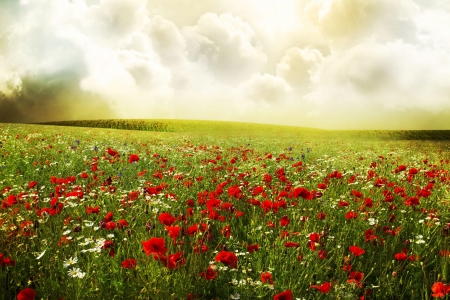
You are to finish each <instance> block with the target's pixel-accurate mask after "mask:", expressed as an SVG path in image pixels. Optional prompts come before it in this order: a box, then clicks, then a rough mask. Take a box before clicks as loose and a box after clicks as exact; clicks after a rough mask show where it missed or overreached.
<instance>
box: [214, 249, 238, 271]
mask: <svg viewBox="0 0 450 300" xmlns="http://www.w3.org/2000/svg"><path fill="white" fill-rule="evenodd" d="M216 261H217V262H221V263H223V264H225V265H229V266H230V267H232V268H233V269H236V268H237V261H238V259H237V256H236V254H234V253H233V252H229V251H225V250H222V251H220V252H219V253H217V255H216Z"/></svg>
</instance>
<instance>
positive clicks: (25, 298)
mask: <svg viewBox="0 0 450 300" xmlns="http://www.w3.org/2000/svg"><path fill="white" fill-rule="evenodd" d="M34 298H36V292H35V291H34V290H33V289H32V288H24V289H23V290H21V291H20V292H19V294H17V300H34Z"/></svg>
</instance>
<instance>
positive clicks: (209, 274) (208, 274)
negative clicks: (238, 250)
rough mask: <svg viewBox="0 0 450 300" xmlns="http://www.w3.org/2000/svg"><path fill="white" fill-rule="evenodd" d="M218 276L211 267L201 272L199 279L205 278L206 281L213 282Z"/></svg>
mask: <svg viewBox="0 0 450 300" xmlns="http://www.w3.org/2000/svg"><path fill="white" fill-rule="evenodd" d="M218 275H219V272H217V271H216V270H214V269H213V268H212V267H211V266H208V269H206V272H201V273H200V274H199V276H200V277H203V278H205V279H206V280H213V279H214V278H216V277H217V276H218Z"/></svg>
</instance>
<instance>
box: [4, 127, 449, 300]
mask: <svg viewBox="0 0 450 300" xmlns="http://www.w3.org/2000/svg"><path fill="white" fill-rule="evenodd" d="M105 124H106V125H105ZM56 125H58V126H56ZM61 125H70V126H61ZM77 126H85V127H77ZM95 127H100V128H95ZM114 128H119V129H114ZM449 171H450V132H449V131H415V132H414V131H405V132H401V131H325V130H318V129H310V128H295V127H288V126H270V125H258V124H242V123H226V122H206V121H203V122H201V121H163V120H157V121H154V120H153V121H145V120H137V121H133V120H103V121H96V122H95V121H79V122H72V123H69V122H66V123H64V122H60V123H53V124H52V125H36V124H33V125H31V124H27V125H26V124H1V123H0V202H1V207H0V266H1V267H0V268H1V270H0V299H34V298H36V299H180V300H181V299H190V300H193V299H208V300H211V299H221V300H225V299H278V300H281V299H285V300H286V299H432V298H443V299H448V298H449V295H450V284H449V282H450V270H449V269H450V210H449V207H450V206H449V205H450V188H449V187H450V174H449Z"/></svg>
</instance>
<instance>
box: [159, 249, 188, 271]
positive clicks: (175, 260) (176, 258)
mask: <svg viewBox="0 0 450 300" xmlns="http://www.w3.org/2000/svg"><path fill="white" fill-rule="evenodd" d="M182 256H183V252H182V251H179V252H177V253H175V254H169V255H167V256H153V258H154V259H156V260H159V261H160V262H162V263H163V264H164V266H165V267H166V268H168V269H176V268H178V266H182V265H184V264H186V258H184V257H182Z"/></svg>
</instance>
